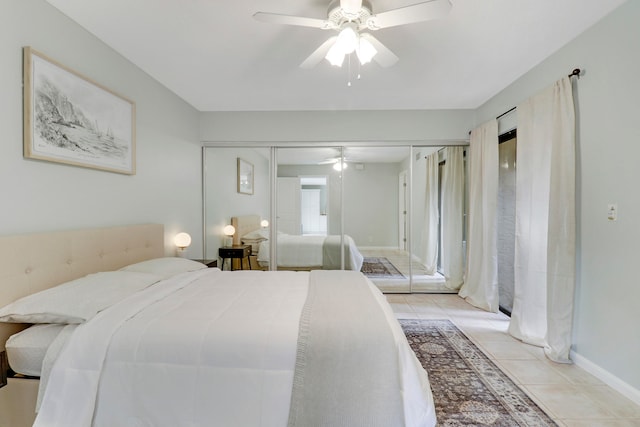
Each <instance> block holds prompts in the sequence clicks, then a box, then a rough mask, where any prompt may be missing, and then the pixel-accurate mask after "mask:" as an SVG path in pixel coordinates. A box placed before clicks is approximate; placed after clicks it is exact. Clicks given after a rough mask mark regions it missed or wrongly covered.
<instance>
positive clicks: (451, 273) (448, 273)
mask: <svg viewBox="0 0 640 427" xmlns="http://www.w3.org/2000/svg"><path fill="white" fill-rule="evenodd" d="M463 156H464V148H463V147H447V148H445V149H444V157H445V163H444V171H443V174H442V220H441V222H442V239H441V242H440V245H441V248H442V249H441V252H442V272H443V274H444V278H445V286H446V287H448V288H449V289H453V290H458V289H460V287H461V286H462V282H463V275H464V271H463V268H464V254H463V252H462V229H463V221H464V212H463V210H464V157H463Z"/></svg>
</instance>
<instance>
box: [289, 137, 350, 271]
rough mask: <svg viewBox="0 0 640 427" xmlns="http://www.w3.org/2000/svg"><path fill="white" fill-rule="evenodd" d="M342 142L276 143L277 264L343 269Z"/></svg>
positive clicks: (301, 268)
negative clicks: (332, 144)
mask: <svg viewBox="0 0 640 427" xmlns="http://www.w3.org/2000/svg"><path fill="white" fill-rule="evenodd" d="M340 152H341V149H340V148H339V147H338V148H336V147H300V148H298V147H291V148H277V151H276V158H277V178H276V223H277V233H278V235H277V239H276V240H277V243H278V244H277V247H276V253H277V260H278V262H277V266H278V267H277V268H278V270H314V269H325V270H326V269H341V268H342V261H341V259H342V258H341V257H342V249H341V245H340V241H341V234H342V227H341V216H342V182H341V180H342V176H341V174H340V173H339V172H338V171H336V170H335V169H334V166H335V164H336V158H337V157H338V158H339V156H340Z"/></svg>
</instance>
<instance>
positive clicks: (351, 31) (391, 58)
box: [253, 0, 451, 68]
mask: <svg viewBox="0 0 640 427" xmlns="http://www.w3.org/2000/svg"><path fill="white" fill-rule="evenodd" d="M450 9H451V3H450V1H449V0H430V1H424V2H422V3H418V4H414V5H412V6H406V7H401V8H398V9H392V10H389V11H386V12H382V13H378V14H373V11H372V9H371V4H370V3H369V2H368V1H367V0H334V1H332V2H331V4H330V5H329V11H328V15H327V19H317V18H306V17H301V16H289V15H280V14H277V13H268V12H257V13H256V14H254V15H253V17H254V18H256V19H257V20H259V21H262V22H270V23H274V24H285V25H298V26H302V27H312V28H319V29H322V30H335V31H337V32H338V35H336V36H333V37H330V38H329V39H328V40H327V41H325V42H324V43H323V44H322V45H320V47H319V48H317V49H316V50H315V51H314V52H313V53H312V54H311V55H310V56H309V57H308V58H307V59H306V60H305V61H304V62H303V63H302V64H300V67H302V68H313V67H314V66H316V64H318V63H319V62H320V61H322V58H326V59H327V60H328V61H329V62H330V63H331V64H332V65H337V66H339V67H340V66H342V63H343V62H344V58H345V56H346V55H349V54H351V53H353V52H355V53H356V56H357V57H358V60H359V61H360V63H361V64H366V63H368V62H370V61H371V59H374V60H375V61H376V62H377V63H378V64H380V65H381V66H383V67H390V66H391V65H393V64H395V63H396V62H397V61H398V57H397V56H396V55H395V54H394V53H393V52H391V50H389V49H388V48H387V47H386V46H384V45H383V44H382V43H380V42H379V41H378V39H376V38H375V37H373V36H372V35H371V34H370V33H368V32H363V31H365V30H369V31H376V30H380V29H382V28H389V27H395V26H397V25H405V24H411V23H414V22H421V21H428V20H431V19H438V18H442V17H444V16H445V15H447V13H449V10H450Z"/></svg>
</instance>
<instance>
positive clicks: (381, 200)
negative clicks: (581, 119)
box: [203, 145, 467, 293]
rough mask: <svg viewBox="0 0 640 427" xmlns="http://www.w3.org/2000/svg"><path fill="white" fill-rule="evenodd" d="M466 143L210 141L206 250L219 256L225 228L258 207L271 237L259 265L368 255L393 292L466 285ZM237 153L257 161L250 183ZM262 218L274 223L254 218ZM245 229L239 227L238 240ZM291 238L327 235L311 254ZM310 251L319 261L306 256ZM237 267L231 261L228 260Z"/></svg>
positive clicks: (305, 266) (344, 263)
mask: <svg viewBox="0 0 640 427" xmlns="http://www.w3.org/2000/svg"><path fill="white" fill-rule="evenodd" d="M272 150H273V157H272ZM464 150H465V147H430V146H397V145H394V146H378V145H375V146H373V145H372V146H359V145H358V146H345V147H341V146H323V147H309V146H305V147H277V146H276V147H270V146H259V147H245V146H210V147H205V149H204V150H203V155H204V159H203V167H204V170H203V183H204V189H203V199H204V202H203V209H204V221H203V222H204V236H205V256H206V258H207V259H218V262H219V263H220V262H221V260H220V259H219V258H218V251H219V248H221V247H223V246H225V245H228V244H229V243H231V242H229V241H228V238H227V237H226V236H225V235H224V232H223V229H224V227H225V226H227V225H229V224H230V223H231V220H232V218H235V217H244V216H252V217H253V218H254V219H255V221H257V222H254V225H253V227H254V228H256V229H259V230H260V231H261V233H260V234H262V235H263V236H265V237H266V238H267V240H266V243H265V242H264V240H263V241H262V242H260V243H259V244H258V243H255V242H254V243H251V245H252V252H253V256H252V258H251V261H252V267H253V268H256V267H257V266H258V264H259V265H260V267H261V268H263V269H269V268H272V269H276V268H277V269H294V270H310V269H316V268H324V269H327V268H329V269H333V268H335V269H340V268H354V266H355V267H356V268H357V267H359V266H360V264H359V262H360V261H358V256H359V255H361V256H362V261H363V262H362V266H363V271H364V272H365V274H367V276H368V277H369V278H370V279H371V280H372V281H373V282H374V283H375V284H376V285H377V286H379V287H380V289H381V290H383V291H384V292H388V293H402V292H457V290H458V288H459V286H460V284H461V280H462V272H463V271H464V258H465V240H466V237H465V236H466V235H465V233H466V230H465V225H466V221H465V218H466V216H465V215H466V209H467V208H466V206H467V202H466V197H467V196H466V195H467V183H466V179H467V178H466V177H467V173H466V168H467V166H466V157H465V152H464ZM238 159H242V160H243V165H244V167H245V168H246V166H247V165H250V166H251V176H252V178H253V181H252V182H251V183H249V182H248V181H246V180H245V181H243V184H244V185H243V186H242V188H238V171H239V169H238V167H239V163H238ZM272 160H273V162H274V164H273V165H272V164H271V161H272ZM341 164H344V165H346V168H344V169H341V168H340V167H339V166H340V165H341ZM271 174H273V175H271ZM243 177H246V173H242V174H241V178H243ZM271 177H273V178H271ZM249 184H251V185H249ZM247 185H249V187H247ZM249 190H250V191H249ZM274 191H275V194H273V195H272V192H274ZM272 204H273V205H272ZM271 215H273V219H272V218H271ZM263 219H266V220H268V221H269V223H270V224H271V225H270V227H269V228H264V227H263V226H257V225H255V224H259V222H260V220H263ZM245 232H246V230H245V231H243V232H242V233H245ZM242 233H241V232H240V231H238V232H236V234H235V235H234V236H233V238H234V239H235V240H234V241H235V242H238V243H239V242H240V239H241V237H242V236H240V234H242ZM283 236H284V237H283ZM287 239H288V240H292V241H293V240H296V239H303V240H304V241H305V242H308V241H311V240H316V241H317V242H320V243H316V248H315V249H314V251H315V252H314V255H310V254H306V253H305V251H307V250H310V249H309V247H305V246H304V245H297V246H296V245H295V244H294V245H290V246H289V247H285V246H283V247H282V248H281V247H280V241H281V240H287ZM276 242H277V243H278V244H276ZM325 242H327V245H324V243H325ZM245 243H246V242H245ZM331 245H333V249H331ZM325 246H326V247H325ZM260 248H262V250H260ZM292 248H293V249H292ZM318 248H320V249H318ZM280 252H282V253H280ZM327 253H328V254H329V255H327ZM272 254H275V256H277V257H278V263H277V265H273V263H272V262H271V260H270V258H271V256H270V255H272ZM286 257H289V258H290V260H286V259H285V258H286ZM291 257H294V258H297V259H296V260H294V261H291ZM305 257H307V258H309V257H311V261H310V260H309V259H307V260H301V259H303V258H305ZM313 257H315V258H313ZM325 257H326V258H327V260H325ZM258 261H259V262H258ZM234 262H235V264H234V265H235V267H236V268H239V266H238V263H237V260H236V261H234ZM219 266H220V264H219ZM229 267H230V264H229V261H227V262H226V263H225V269H227V268H229ZM245 268H246V265H245Z"/></svg>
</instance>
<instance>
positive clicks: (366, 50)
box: [356, 37, 378, 65]
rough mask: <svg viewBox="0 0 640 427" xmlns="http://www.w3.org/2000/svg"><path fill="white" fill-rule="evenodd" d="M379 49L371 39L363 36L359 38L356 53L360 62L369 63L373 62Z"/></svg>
mask: <svg viewBox="0 0 640 427" xmlns="http://www.w3.org/2000/svg"><path fill="white" fill-rule="evenodd" d="M376 53H378V51H377V50H376V48H375V47H373V45H372V44H371V43H370V42H369V40H367V39H364V38H362V37H360V38H359V43H358V48H357V49H356V55H357V56H358V60H359V61H360V64H362V65H364V64H368V63H369V62H371V60H372V59H373V57H374V56H376Z"/></svg>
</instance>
